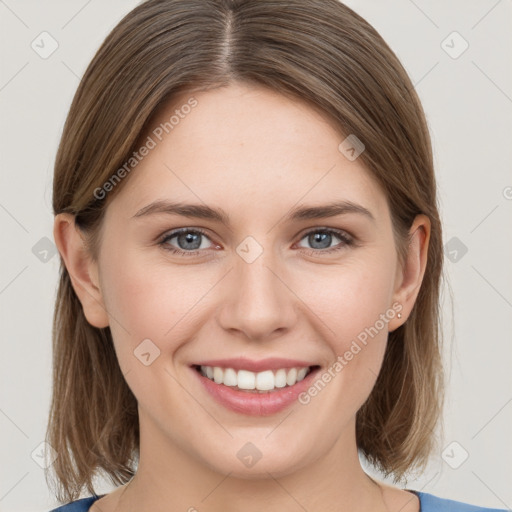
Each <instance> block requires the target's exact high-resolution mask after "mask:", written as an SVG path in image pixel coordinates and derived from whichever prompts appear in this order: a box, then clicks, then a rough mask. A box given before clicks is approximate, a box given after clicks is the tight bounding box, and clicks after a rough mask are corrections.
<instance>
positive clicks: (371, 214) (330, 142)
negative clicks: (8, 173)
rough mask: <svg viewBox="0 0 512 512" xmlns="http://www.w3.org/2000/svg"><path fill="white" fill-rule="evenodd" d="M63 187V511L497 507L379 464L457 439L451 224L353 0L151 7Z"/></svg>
mask: <svg viewBox="0 0 512 512" xmlns="http://www.w3.org/2000/svg"><path fill="white" fill-rule="evenodd" d="M53 201H54V203H53V206H54V213H55V216H56V217H55V229H54V235H55V241H56V244H57V246H58V249H59V252H60V255H61V257H62V263H63V265H62V272H61V280H60V286H59V293H58V297H57V304H56V312H55V323H54V388H53V400H52V406H51V414H50V420H49V425H48V439H47V440H48V442H49V443H50V444H51V445H52V446H53V447H54V449H55V450H56V451H57V453H58V454H59V456H58V458H57V460H56V461H55V463H54V464H53V465H52V466H51V467H52V468H53V470H54V472H55V476H56V478H57V483H58V486H59V489H58V493H57V496H58V499H59V500H60V501H62V502H64V501H73V503H70V504H68V505H66V506H64V507H62V508H60V509H58V510H64V511H66V512H69V511H78V510H90V511H92V512H112V511H123V512H125V511H132V510H133V511H135V510H152V511H159V510H188V511H195V510H199V511H202V510H208V511H220V510H222V511H225V510H245V511H252V510H254V511H256V510H261V509H262V508H264V507H265V508H266V509H267V510H300V509H302V510H308V511H316V510H324V511H325V510H337V511H351V512H358V511H363V510H365V511H367V510H373V511H380V510H382V511H385V510H396V511H398V510H400V511H402V512H417V511H419V510H421V511H422V512H428V511H433V510H460V511H465V510H467V511H471V510H484V509H481V508H477V507H471V506H469V505H465V504H462V503H456V502H453V501H449V500H445V499H442V498H439V497H435V496H432V495H430V494H427V493H422V492H418V491H414V490H410V489H400V488H398V487H394V486H389V485H385V484H383V483H381V482H378V481H376V480H374V479H372V478H371V477H370V476H369V475H367V474H366V472H365V471H364V470H363V468H362V466H361V463H360V460H359V455H361V456H363V457H364V458H365V459H366V460H367V461H368V462H369V463H371V464H373V465H374V466H375V467H376V468H377V469H379V470H381V471H382V472H383V473H384V474H386V475H390V476H393V477H394V478H395V480H396V481H399V480H400V479H401V478H403V477H404V475H406V472H407V471H410V470H412V469H414V468H416V469H418V468H422V467H423V466H424V465H425V463H426V462H427V458H428V456H429V454H430V453H431V452H432V450H433V449H434V447H435V439H434V435H433V431H434V429H435V427H436V424H437V420H438V416H439V413H440V410H441V402H442V371H441V362H440V334H439V288H440V279H441V274H442V232H441V225H440V221H439V215H438V211H437V200H436V184H435V177H434V171H433V163H432V151H431V146H430V139H429V134H428V129H427V126H426V122H425V118H424V114H423V111H422V108H421V105H420V102H419V100H418V97H417V95H416V93H415V92H414V88H413V86H412V84H411V82H410V80H409V78H408V76H407V74H406V73H405V71H404V69H403V67H402V66H401V65H400V63H399V62H398V60H397V58H396V56H395V55H394V54H393V52H392V51H391V50H390V49H389V47H388V46H387V45H386V43H385V42H384V41H383V40H382V39H381V37H380V36H379V35H378V34H377V33H376V32H375V30H374V29H373V28H372V27H371V26H370V25H369V24H368V23H367V22H365V21H364V20H363V19H361V18H360V17H359V16H358V15H357V14H355V13H354V12H353V11H351V10H350V9H349V8H347V7H346V6H344V5H342V4H341V3H339V2H338V1H337V0H297V1H293V2H290V1H287V0H282V1H266V0H264V1H259V2H253V1H247V0H246V1H244V0H192V1H190V0H149V1H147V2H145V3H143V4H141V5H140V6H138V7H137V8H136V9H134V10H133V11H132V12H130V13H129V14H128V15H127V16H126V17H125V18H124V19H123V20H122V21H121V22H120V23H119V24H118V25H117V26H116V27H115V28H114V30H113V31H112V33H111V34H110V35H109V36H108V37H107V39H106V41H105V42H104V44H103V45H102V47H101V48H100V50H99V51H98V53H97V55H96V56H95V57H94V59H93V61H92V62H91V64H90V66H89V68H88V70H87V71H86V73H85V76H84V78H83V79H82V81H81V83H80V86H79V89H78V91H77V93H76V96H75V98H74V101H73V104H72V106H71V109H70V113H69V116H68V119H67V122H66V125H65V128H64V133H63V136H62V140H61V144H60V147H59V151H58V155H57V159H56V166H55V179H54V196H53ZM97 471H103V472H104V473H105V474H106V475H108V476H109V477H110V479H111V480H112V482H113V483H115V484H122V485H121V486H120V487H118V488H117V489H116V490H115V491H114V492H112V493H110V494H107V495H101V496H98V495H96V494H95V492H94V487H93V485H92V478H93V476H94V475H95V473H96V472H97ZM84 486H85V487H86V488H87V490H88V492H89V493H91V494H92V496H91V497H89V498H85V499H82V500H77V499H76V498H77V497H78V496H79V494H80V491H81V490H82V488H83V487H84ZM486 510H489V509H486Z"/></svg>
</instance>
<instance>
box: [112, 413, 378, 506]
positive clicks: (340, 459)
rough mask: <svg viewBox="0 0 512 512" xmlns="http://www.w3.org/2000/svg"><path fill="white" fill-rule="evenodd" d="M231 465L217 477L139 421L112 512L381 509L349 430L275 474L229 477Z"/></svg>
mask: <svg viewBox="0 0 512 512" xmlns="http://www.w3.org/2000/svg"><path fill="white" fill-rule="evenodd" d="M142 419H144V418H143V417H142V418H141V420H142ZM146 419H147V418H146ZM242 444H243V443H242ZM226 449H228V447H226ZM235 453H236V450H235ZM235 460H236V464H235V465H234V467H233V470H232V471H229V470H228V471H225V472H220V471H218V470H216V469H215V468H214V467H213V466H212V465H211V464H210V465H208V464H207V463H205V462H204V460H200V459H198V458H197V456H195V454H191V453H189V452H186V451H184V450H183V449H182V448H181V447H180V445H179V444H178V443H176V442H171V440H170V439H169V437H168V436H165V435H164V433H163V432H162V431H161V430H159V429H158V428H156V426H155V425H154V424H152V423H150V422H148V421H146V422H144V421H141V429H140V458H139V464H138V468H137V474H136V475H135V476H134V477H133V479H132V481H131V482H130V483H129V484H128V486H127V487H126V488H125V492H123V495H122V496H121V499H120V501H119V504H118V510H122V511H123V512H124V511H126V512H131V511H133V512H135V511H138V510H152V511H153V512H160V511H162V512H163V511H169V510H183V511H188V512H199V511H202V510H208V511H209V512H235V511H239V510H244V512H259V511H261V510H265V511H266V512H274V511H275V512H277V511H282V510H291V509H293V510H295V509H296V510H301V509H302V510H307V511H308V512H316V511H318V512H320V511H322V512H328V511H334V510H336V511H337V512H345V511H346V512H348V511H350V512H358V511H361V512H362V511H363V510H364V511H368V510H372V511H376V512H377V511H385V510H386V507H385V505H384V503H383V497H382V490H381V488H380V486H379V484H377V483H376V482H375V481H373V480H372V479H371V478H370V477H369V476H368V475H366V473H365V472H364V471H363V469H362V467H361V464H360V462H359V457H358V454H357V449H356V442H355V425H351V426H350V427H347V428H346V429H345V431H344V432H342V434H341V435H340V437H339V438H338V439H337V441H336V443H335V445H334V446H332V447H329V449H328V450H326V451H325V453H323V454H321V455H320V457H318V458H317V459H315V460H314V461H312V462H309V463H307V464H305V465H303V466H302V467H293V468H290V469H289V470H288V471H282V472H281V473H278V472H276V471H271V470H266V469H264V466H263V465H260V468H259V469H258V463H256V464H255V465H254V466H253V468H252V470H254V472H251V473H250V475H249V476H247V474H244V475H239V474H237V473H236V472H237V471H238V468H239V466H238V465H239V464H241V463H240V461H239V460H238V459H235ZM261 460H263V457H262V459H261Z"/></svg>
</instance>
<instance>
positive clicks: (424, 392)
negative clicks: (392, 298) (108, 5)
mask: <svg viewBox="0 0 512 512" xmlns="http://www.w3.org/2000/svg"><path fill="white" fill-rule="evenodd" d="M234 81H240V82H244V83H247V84H257V85H260V86H261V85H264V86H267V87H269V88H271V89H273V90H275V91H278V92H279V93H282V94H284V95H287V96H288V97H290V98H293V99H295V100H296V101H304V102H307V103H308V104H309V105H310V106H312V107H314V108H316V109H319V110H320V111H321V112H323V113H324V114H325V115H327V116H328V117H329V118H330V119H331V120H332V121H334V122H335V123H336V126H339V130H340V142H341V141H342V140H343V138H344V137H346V136H348V135H349V134H354V135H356V136H357V138H358V139H360V140H361V141H362V142H363V143H364V145H365V151H364V152H363V153H362V154H361V155H360V157H359V158H361V160H362V162H363V163H364V164H365V166H366V167H367V168H368V170H369V171H370V172H371V173H372V175H373V176H374V178H375V179H376V180H377V182H378V183H379V184H380V185H381V186H382V188H383V190H384V192H385V194H386V196H387V200H388V204H389V208H390V212H391V216H392V221H393V229H394V236H395V242H396V247H397V251H398V254H399V258H400V262H403V257H404V255H405V251H406V249H407V243H408V230H409V228H410V227H411V224H412V222H413V219H414V218H415V216H416V215H417V214H420V213H423V214H425V215H427V216H428V217H429V219H430V222H431V234H430V243H429V247H428V262H427V266H426V271H425V275H424V279H423V283H422V285H421V288H420V290H419V295H418V297H417V300H416V303H415V305H414V308H413V310H412V312H411V314H410V316H409V318H408V319H407V321H406V322H405V323H404V324H403V325H402V326H400V327H399V328H398V329H396V330H395V331H393V332H391V333H389V336H388V345H387V349H386V353H385V356H384V362H383V366H382V369H381V372H380V374H379V376H378V379H377V382H376V384H375V386H374V389H373V390H372V392H371V394H370V396H369V398H368V400H367V401H366V403H365V404H364V405H363V407H362V408H361V409H360V410H359V411H358V414H357V422H356V434H357V444H358V448H359V450H360V452H361V453H362V454H363V455H364V456H365V457H366V459H367V460H368V461H369V462H370V463H372V464H373V465H374V466H375V467H377V468H378V469H380V470H381V471H383V472H384V473H385V474H387V475H392V476H394V478H395V481H397V480H398V479H400V478H402V477H403V476H404V474H405V472H406V471H408V470H411V469H412V468H417V467H422V466H424V465H425V463H426V461H427V458H428V455H429V453H430V451H431V450H432V446H433V443H434V441H435V439H434V436H433V434H432V431H433V430H434V428H435V426H436V423H437V419H438V416H439V413H440V410H441V404H442V381H443V379H442V370H441V357H440V326H439V324H440V320H439V313H440V307H439V290H440V280H441V277H442V275H441V274H442V263H443V252H442V234H441V224H440V220H439V214H438V208H437V199H436V183H435V177H434V169H433V158H432V149H431V142H430V136H429V132H428V127H427V123H426V120H425V116H424V112H423V110H422V107H421V104H420V101H419V99H418V96H417V94H416V92H415V90H414V87H413V84H412V83H411V80H410V79H409V77H408V75H407V73H406V72H405V70H404V68H403V67H402V65H401V64H400V62H399V61H398V59H397V57H396V56H395V54H394V53H393V51H392V50H391V49H390V48H389V47H388V45H387V44H386V43H385V42H384V40H383V39H382V38H381V37H380V35H379V34H378V33H377V32H376V31H375V29H374V28H372V26H370V25H369V24H368V23H367V22H366V21H365V20H364V19H362V18H361V17H360V16H359V15H357V14H356V13H355V12H353V11H352V10H351V9H349V8H348V7H346V6H345V5H343V4H342V3H340V2H339V1H338V0H293V1H290V0H258V1H254V0H149V1H146V2H144V3H142V4H141V5H139V6H138V7H136V8H135V9H133V10H132V11H131V12H129V13H128V14H127V15H126V16H125V17H124V18H123V19H122V20H121V21H120V22H119V24H118V25H117V26H116V27H115V28H114V29H113V30H112V32H111V33H110V34H109V35H108V37H107V38H106V40H105V41H104V43H103V44H102V45H101V47H100V48H99V50H98V52H97V53H96V55H95V56H94V58H93V60H92V62H91V63H90V65H89V67H88V68H87V70H86V72H85V75H84V76H83V78H82V81H81V82H80V85H79V87H78V90H77V92H76V94H75V97H74V99H73V102H72V105H71V107H70V110H69V114H68V117H67V120H66V123H65V126H64V130H63V134H62V139H61V141H60V145H59V149H58V153H57V156H56V162H55V173H54V185H53V210H54V214H55V215H56V214H58V213H61V212H69V213H71V214H73V215H75V222H76V224H77V226H79V228H81V229H82V230H83V232H84V233H86V234H87V235H88V236H89V237H90V240H91V252H92V254H93V256H94V255H95V254H97V253H96V249H97V247H96V244H95V241H96V240H97V237H96V236H95V235H96V234H97V233H98V231H99V229H98V228H99V227H100V225H101V221H102V218H103V215H104V213H105V208H106V207H107V205H108V204H109V201H108V200H109V199H110V198H111V197H113V196H114V194H116V193H118V192H119V190H120V189H121V188H122V186H123V184H124V183H125V182H126V180H128V179H130V178H129V176H127V177H125V178H124V180H122V181H121V182H120V183H117V184H116V186H115V187H114V189H113V190H112V192H110V194H109V195H108V197H107V198H106V199H98V198H97V197H96V196H98V194H97V193H96V195H95V193H94V192H95V190H97V189H98V187H101V186H102V185H103V184H104V183H106V182H107V181H108V180H109V179H110V178H111V177H112V176H113V175H114V174H115V172H116V170H118V169H119V168H120V166H122V165H123V163H124V162H126V161H127V159H129V158H130V156H131V155H132V153H133V151H135V150H136V149H137V144H138V141H139V140H140V137H141V136H142V134H144V133H145V132H146V131H147V129H148V127H149V125H150V122H151V119H152V116H153V115H154V114H155V112H156V111H157V109H158V108H159V107H161V106H162V105H164V104H166V103H168V102H169V101H172V99H173V97H174V96H175V95H177V94H178V93H181V92H183V91H191V92H193V91H204V90H209V89H213V88H218V87H222V86H226V85H229V84H230V83H232V82H234ZM52 393H53V394H52V401H51V409H50V415H49V420H48V431H47V441H48V442H49V443H50V444H51V446H52V447H53V448H54V449H55V450H56V451H57V453H58V458H57V459H56V461H55V462H54V463H53V465H52V466H51V467H50V470H51V471H53V472H54V473H55V475H56V477H57V481H58V490H57V492H56V496H57V497H58V499H59V500H60V501H71V500H74V499H76V498H77V497H78V496H79V495H80V494H81V491H82V489H83V487H84V486H86V488H87V490H88V491H89V492H90V493H93V492H94V487H93V483H92V479H93V476H94V475H95V473H96V472H97V471H101V472H103V473H104V474H105V475H107V476H108V477H109V478H110V480H111V481H112V483H114V484H124V483H126V482H127V481H128V480H129V478H131V477H132V476H133V474H134V472H135V464H136V463H137V460H138V453H139V452H138V450H139V423H138V415H137V403H136V399H135V397H134V395H133V394H132V392H131V390H130V389H129V387H128V385H127V383H126V382H125V380H124V378H123V375H122V373H121V371H120V368H119V365H118V362H117V359H116V354H115V352H114V349H113V344H112V338H111V333H110V330H109V328H108V327H107V328H105V329H99V328H96V327H93V326H91V325H90V324H89V323H88V322H87V320H86V318H85V316H84V313H83V310H82V306H81V304H80V301H79V300H78V298H77V296H76V294H75V292H74V290H73V288H72V285H71V280H70V277H69V274H68V272H67V270H66V268H65V266H64V264H63V263H62V260H61V271H60V282H59V288H58V294H57V298H56V307H55V315H54V325H53V391H52ZM47 478H48V474H47Z"/></svg>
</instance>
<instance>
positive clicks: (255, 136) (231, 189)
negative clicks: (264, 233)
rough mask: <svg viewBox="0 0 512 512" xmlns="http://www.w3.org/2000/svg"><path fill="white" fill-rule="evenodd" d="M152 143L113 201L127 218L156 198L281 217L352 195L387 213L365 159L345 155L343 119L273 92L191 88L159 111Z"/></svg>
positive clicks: (236, 86)
mask: <svg viewBox="0 0 512 512" xmlns="http://www.w3.org/2000/svg"><path fill="white" fill-rule="evenodd" d="M191 105H193V106H191ZM147 137H149V138H150V139H151V143H150V144H149V145H150V146H152V149H151V150H150V151H148V152H147V154H146V156H144V157H143V158H141V159H140V161H139V163H137V165H136V166H135V167H134V168H133V170H132V171H131V174H130V176H129V180H128V183H126V184H125V186H124V187H123V190H121V191H120V193H119V194H118V195H117V196H116V197H115V198H114V201H113V206H114V205H115V208H116V209H122V211H123V213H124V215H126V216H129V215H130V213H131V215H133V214H134V213H135V211H137V210H138V209H140V208H142V207H143V206H144V205H145V204H147V203H149V202H151V201H154V200H155V199H162V200H165V199H171V200H173V201H183V202H191V201H192V200H193V202H196V203H197V202H204V203H206V204H208V205H211V206H221V207H223V208H224V209H229V207H230V206H233V207H236V206H238V207H243V206H244V205H247V204H251V205H253V206H254V207H258V211H261V209H262V208H268V209H272V210H273V211H274V212H275V211H277V209H281V210H282V209H285V210H286V209H289V208H291V207H292V206H294V205H296V204H297V203H298V202H299V203H307V204H323V203H326V202H331V201H336V200H339V199H346V200H350V201H353V202H358V203H360V204H364V205H366V206H368V207H370V206H371V209H372V211H374V212H375V213H376V216H380V215H385V214H387V213H388V211H387V204H386V198H385V196H384V194H383V192H382V190H381V189H380V187H379V185H378V183H377V182H376V181H375V179H374V178H373V177H372V175H371V174H370V173H369V171H368V170H367V169H366V168H365V166H364V165H363V163H362V161H361V160H360V159H356V160H354V161H351V160H349V159H347V158H346V157H345V155H344V154H343V153H342V152H340V150H339V145H340V143H341V142H342V141H343V140H344V139H345V137H346V136H345V135H344V134H342V133H341V131H340V130H338V129H337V128H336V127H335V125H334V123H333V122H332V121H331V120H330V119H329V118H328V117H327V116H325V115H323V114H322V113H321V112H319V111H318V110H316V109H313V108H312V107H310V106H309V105H307V104H306V103H304V102H301V101H298V100H293V99H290V98H289V97H286V96H284V95H281V94H279V93H277V92H275V91H272V90H270V89H267V88H265V87H257V86H247V85H240V84H232V85H230V86H228V87H223V88H219V89H214V90H209V91H202V92H193V93H187V92H184V93H182V94H180V95H179V96H177V97H175V98H173V100H172V102H170V103H168V104H167V105H164V106H163V107H162V108H160V109H159V111H158V113H157V114H156V115H155V116H154V117H153V119H152V120H151V123H150V127H149V130H148V132H147V133H146V134H145V135H144V137H142V139H141V144H144V143H146V142H148V141H149V139H148V138H147ZM246 213H247V212H246Z"/></svg>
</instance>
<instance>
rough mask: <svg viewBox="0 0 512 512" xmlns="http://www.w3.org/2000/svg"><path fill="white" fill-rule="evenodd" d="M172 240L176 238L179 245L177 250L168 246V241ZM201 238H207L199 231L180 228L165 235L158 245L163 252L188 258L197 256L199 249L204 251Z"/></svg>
mask: <svg viewBox="0 0 512 512" xmlns="http://www.w3.org/2000/svg"><path fill="white" fill-rule="evenodd" d="M173 238H176V240H177V242H178V245H179V247H178V248H176V247H174V246H171V245H170V244H169V242H170V240H172V239H173ZM201 238H208V237H207V235H206V233H205V232H204V231H201V230H200V229H191V228H182V229H178V230H176V231H173V232H171V233H169V234H167V235H165V236H164V238H163V239H162V240H161V241H160V242H159V243H160V245H161V246H162V247H163V248H164V249H165V250H167V251H170V252H172V253H173V254H180V255H185V256H190V255H195V254H197V253H198V252H199V249H205V247H204V246H202V245H203V244H202V242H201Z"/></svg>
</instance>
